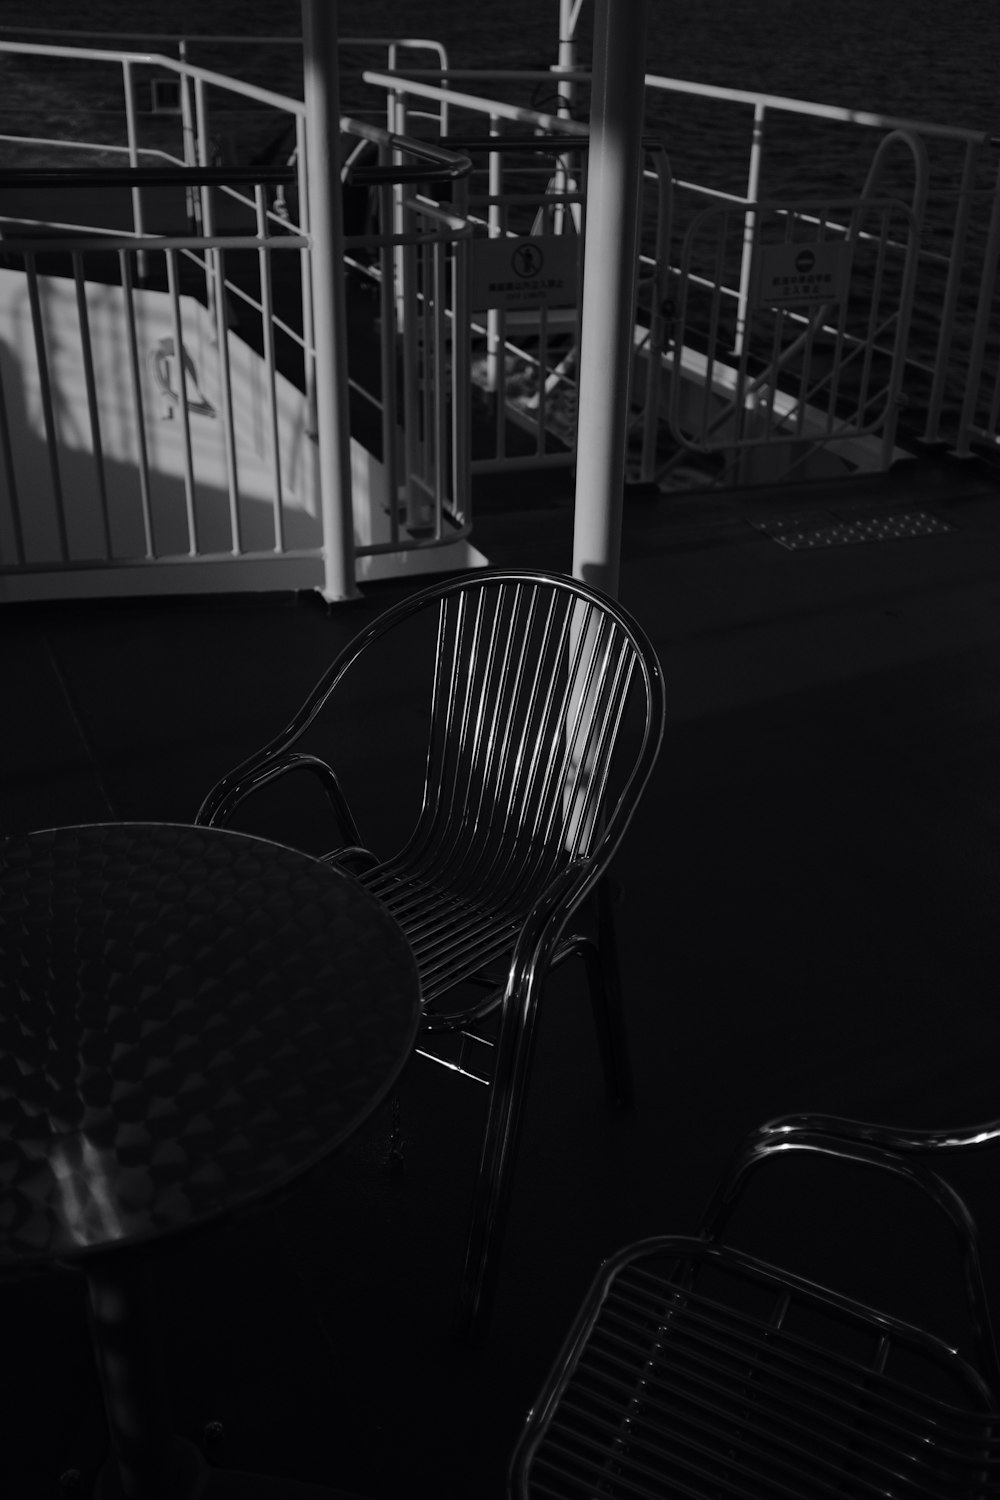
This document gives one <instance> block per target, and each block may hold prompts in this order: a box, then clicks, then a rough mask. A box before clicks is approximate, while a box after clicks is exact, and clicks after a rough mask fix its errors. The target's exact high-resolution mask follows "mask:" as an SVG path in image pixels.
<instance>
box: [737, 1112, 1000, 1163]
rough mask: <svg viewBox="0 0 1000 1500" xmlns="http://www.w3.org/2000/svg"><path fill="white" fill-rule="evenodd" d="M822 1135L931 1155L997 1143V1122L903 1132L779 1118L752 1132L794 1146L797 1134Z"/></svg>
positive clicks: (826, 1119) (826, 1118) (827, 1118)
mask: <svg viewBox="0 0 1000 1500" xmlns="http://www.w3.org/2000/svg"><path fill="white" fill-rule="evenodd" d="M803 1134H805V1135H822V1136H824V1137H826V1138H828V1139H829V1140H830V1141H837V1142H840V1143H842V1144H843V1145H845V1146H846V1145H850V1144H852V1143H859V1144H868V1145H872V1146H879V1147H881V1148H882V1149H883V1150H886V1151H895V1152H898V1153H899V1154H900V1155H901V1156H911V1155H917V1156H919V1155H931V1154H937V1153H939V1152H945V1151H971V1150H976V1149H978V1148H981V1147H983V1146H989V1145H992V1144H993V1143H994V1142H995V1141H1000V1120H990V1121H988V1122H987V1123H986V1124H985V1125H972V1126H962V1127H959V1128H958V1129H955V1130H905V1129H900V1128H899V1127H898V1126H895V1125H872V1124H870V1123H869V1122H868V1121H865V1120H846V1119H842V1118H841V1117H840V1116H838V1115H807V1114H798V1115H779V1116H778V1117H777V1118H776V1119H774V1120H768V1121H767V1123H766V1124H764V1125H761V1126H760V1128H759V1130H757V1131H755V1132H754V1137H758V1138H760V1139H761V1140H762V1141H763V1140H765V1139H767V1140H774V1141H776V1142H777V1141H784V1142H786V1143H787V1144H794V1142H795V1140H796V1139H797V1138H798V1137H799V1136H800V1135H803Z"/></svg>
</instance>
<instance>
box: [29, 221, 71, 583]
mask: <svg viewBox="0 0 1000 1500" xmlns="http://www.w3.org/2000/svg"><path fill="white" fill-rule="evenodd" d="M24 260H25V270H26V272H27V276H28V303H29V305H30V307H31V328H32V333H33V335H34V340H35V357H36V359H37V361H38V393H39V397H40V399H41V403H42V421H43V423H44V425H45V447H46V452H47V455H48V460H49V474H50V476H51V479H52V503H53V505H54V507H55V519H56V534H57V536H58V538H59V560H60V562H68V561H69V543H68V541H67V537H66V512H65V507H64V502H63V490H62V477H61V475H60V473H59V436H58V433H57V431H56V419H55V409H54V406H53V402H52V382H51V379H50V376H49V356H48V349H47V347H46V340H45V323H44V320H43V318H42V304H41V297H40V295H39V291H38V267H37V263H36V258H35V253H34V251H28V252H27V253H26V254H25V257H24Z"/></svg>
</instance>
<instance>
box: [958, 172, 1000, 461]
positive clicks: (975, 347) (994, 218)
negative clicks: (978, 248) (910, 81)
mask: <svg viewBox="0 0 1000 1500" xmlns="http://www.w3.org/2000/svg"><path fill="white" fill-rule="evenodd" d="M998 264H1000V172H998V173H997V180H996V187H995V188H994V192H993V208H992V210H991V212H990V230H989V235H988V237H987V240H986V250H985V253H984V256H983V274H982V278H981V280H980V283H979V301H978V303H977V305H976V317H975V322H974V324H973V327H974V329H975V333H974V334H973V338H972V348H971V350H970V351H969V363H968V369H967V374H966V378H965V397H964V400H963V401H962V415H961V418H960V419H959V429H958V441H957V443H956V444H955V447H954V449H953V450H952V451H953V452H954V454H955V456H956V457H957V458H969V457H971V455H972V446H971V443H970V436H971V432H972V426H973V418H974V417H975V414H976V402H977V400H978V397H979V382H980V380H981V378H982V373H983V359H984V357H985V354H986V345H987V343H988V342H989V338H990V306H991V303H992V301H993V298H994V295H995V292H996V279H997V266H998Z"/></svg>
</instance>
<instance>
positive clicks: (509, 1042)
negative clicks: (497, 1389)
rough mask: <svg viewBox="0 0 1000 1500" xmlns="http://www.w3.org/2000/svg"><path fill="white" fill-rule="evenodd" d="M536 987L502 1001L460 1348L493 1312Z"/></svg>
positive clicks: (458, 1325)
mask: <svg viewBox="0 0 1000 1500" xmlns="http://www.w3.org/2000/svg"><path fill="white" fill-rule="evenodd" d="M539 989H540V985H539V984H538V983H537V982H530V981H529V982H527V983H526V984H525V985H523V987H522V988H521V990H520V991H518V990H515V991H514V992H513V993H512V994H508V995H507V996H505V998H504V1001H503V1006H502V1009H501V1012H500V1022H499V1027H498V1031H497V1040H496V1061H495V1066H494V1073H493V1079H492V1082H491V1084H490V1089H489V1109H488V1113H487V1117H486V1130H485V1134H484V1137H483V1147H482V1153H481V1156H480V1165H479V1176H478V1178H477V1180H476V1186H475V1190H474V1193H473V1199H472V1213H471V1218H470V1224H469V1233H468V1238H467V1240H466V1246H465V1265H464V1268H463V1271H462V1282H461V1288H460V1291H459V1302H458V1313H457V1317H456V1320H455V1333H456V1335H457V1337H458V1338H459V1339H460V1340H461V1341H462V1343H464V1344H467V1345H469V1346H474V1345H477V1344H479V1343H481V1342H482V1339H483V1336H484V1334H485V1331H486V1325H487V1323H488V1320H489V1316H490V1312H491V1310H492V1306H493V1300H494V1296H495V1293H496V1283H497V1276H498V1271H499V1258H500V1256H499V1252H500V1247H501V1243H502V1240H503V1235H504V1231H505V1229H506V1225H507V1215H508V1210H509V1207H510V1194H511V1187H512V1182H513V1175H514V1163H515V1160H516V1157H517V1148H518V1145H519V1142H520V1137H521V1127H522V1124H523V1118H524V1104H525V1099H526V1097H527V1090H528V1078H529V1075H530V1072H531V1061H532V1057H533V1055H534V1044H535V1023H536V1020H537V1013H538V991H539Z"/></svg>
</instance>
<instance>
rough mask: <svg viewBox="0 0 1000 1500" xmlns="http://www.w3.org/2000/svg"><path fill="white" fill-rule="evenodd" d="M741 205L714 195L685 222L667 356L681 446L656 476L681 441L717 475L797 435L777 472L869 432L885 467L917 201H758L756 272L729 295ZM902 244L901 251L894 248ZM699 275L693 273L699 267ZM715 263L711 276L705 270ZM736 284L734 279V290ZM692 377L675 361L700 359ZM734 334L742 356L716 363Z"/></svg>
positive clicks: (740, 236) (749, 466) (910, 286)
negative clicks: (737, 293)
mask: <svg viewBox="0 0 1000 1500" xmlns="http://www.w3.org/2000/svg"><path fill="white" fill-rule="evenodd" d="M744 235H745V216H744V210H743V207H742V205H735V204H726V203H716V204H713V205H711V206H710V207H708V208H705V209H702V211H701V212H700V213H699V214H698V215H697V216H696V218H695V220H694V221H693V223H692V224H691V226H690V227H689V229H688V232H687V235H686V236H685V242H684V249H683V252H682V262H681V273H680V278H679V284H678V306H677V313H676V324H675V330H674V332H675V339H674V343H673V348H672V351H671V354H670V356H669V362H670V365H671V374H672V375H673V377H674V378H673V379H672V380H671V382H670V399H669V405H668V415H669V423H670V428H671V431H672V433H673V435H674V437H675V439H676V440H677V442H678V443H679V444H680V449H679V452H678V455H677V456H676V457H675V458H672V459H670V460H668V462H667V464H665V465H664V466H663V469H662V470H660V471H659V473H658V475H657V477H658V478H660V477H662V475H663V474H664V473H665V472H667V471H668V470H669V469H670V468H671V467H672V466H673V464H675V463H676V462H678V459H683V456H684V453H685V451H694V452H696V453H701V454H707V453H715V454H717V455H719V456H720V458H721V459H722V460H723V466H722V468H721V470H720V473H721V474H722V475H723V476H724V477H728V478H731V477H732V470H733V468H734V466H737V467H738V468H739V471H740V474H741V477H743V478H750V476H751V475H755V474H756V475H760V473H761V468H760V463H759V461H755V460H754V458H753V454H754V451H755V450H763V449H766V448H771V449H773V448H774V447H775V446H776V445H777V444H779V443H784V444H786V445H797V446H798V448H799V449H800V452H799V454H798V457H797V458H791V457H789V458H787V459H786V463H785V465H784V472H785V473H789V472H793V471H794V470H795V469H796V468H797V467H798V466H800V465H802V464H804V463H806V462H807V461H808V460H809V458H810V457H811V456H812V454H813V453H814V452H815V450H816V449H817V448H827V449H830V450H831V451H832V452H834V453H840V454H841V455H846V453H847V452H848V451H853V450H854V448H855V445H856V444H857V440H858V439H860V438H877V439H878V443H879V449H880V463H879V466H880V467H882V468H888V466H889V464H890V462H891V461H892V456H893V452H894V439H895V434H896V423H897V417H898V409H899V398H900V391H901V386H902V379H903V369H904V366H903V359H902V354H903V351H904V349H905V346H906V338H907V333H908V328H909V320H910V313H911V309H912V303H913V292H914V283H915V275H916V247H917V243H918V235H919V219H918V217H917V214H916V213H915V212H914V210H913V208H912V207H910V206H908V205H906V204H904V203H902V202H900V201H898V200H893V199H879V198H874V197H869V198H862V199H857V200H850V201H842V202H837V201H834V202H826V203H814V204H797V205H794V206H779V205H767V204H758V205H756V206H755V208H754V213H753V219H752V239H751V249H752V265H753V268H754V273H755V274H754V275H753V276H752V278H751V279H750V281H749V282H748V284H747V288H746V297H745V299H743V298H741V299H739V304H738V305H737V299H736V298H735V297H734V296H732V295H731V296H730V299H729V301H728V304H727V299H726V297H725V295H724V293H725V291H726V290H727V288H726V287H725V280H724V274H725V273H724V269H723V268H724V267H725V266H726V264H727V262H728V263H729V264H730V265H732V264H733V263H735V262H736V261H738V259H739V257H740V255H741V254H742V252H743V248H744V246H745V238H744ZM897 251H901V255H900V256H899V258H897V255H896V253H895V252H897ZM696 265H697V266H699V267H701V268H702V273H701V274H698V275H694V274H692V268H693V267H694V266H696ZM712 266H714V267H715V268H716V275H715V277H714V279H713V278H712V277H710V276H706V275H705V274H704V270H705V269H707V268H709V267H712ZM729 290H730V292H731V290H732V289H731V288H730V289H729ZM706 329H707V335H706V336H705V338H704V343H703V347H704V354H703V355H702V356H701V357H700V363H699V367H698V377H699V378H698V379H697V380H696V381H692V380H688V381H685V380H683V379H681V378H679V374H680V372H679V371H678V369H677V365H678V363H679V362H680V361H681V360H682V359H685V360H688V361H691V360H693V359H697V355H696V353H695V351H696V349H697V348H698V347H699V342H700V340H699V335H701V334H702V332H703V331H704V330H706ZM737 330H739V332H740V333H741V335H742V338H741V341H740V348H739V354H738V356H737V357H736V358H735V359H734V358H733V357H732V356H731V355H730V356H729V357H728V358H727V359H725V360H720V359H719V358H718V355H717V351H719V350H731V349H732V345H733V341H734V337H735V334H736V332H737Z"/></svg>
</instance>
